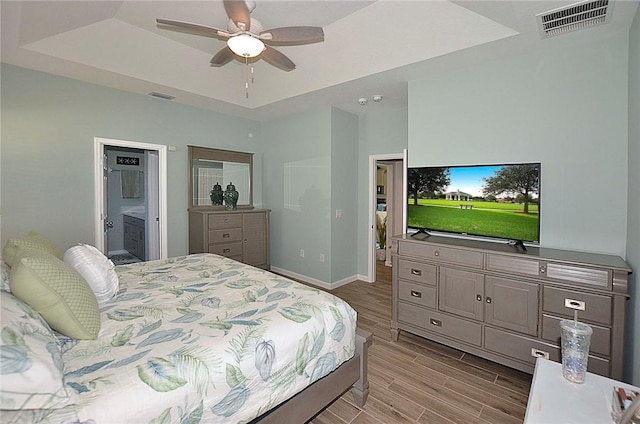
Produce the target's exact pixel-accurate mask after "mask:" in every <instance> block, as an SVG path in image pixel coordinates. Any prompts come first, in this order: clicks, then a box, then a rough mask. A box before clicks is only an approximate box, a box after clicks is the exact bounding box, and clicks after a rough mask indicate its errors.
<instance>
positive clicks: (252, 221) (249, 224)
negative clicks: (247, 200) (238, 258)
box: [242, 213, 267, 266]
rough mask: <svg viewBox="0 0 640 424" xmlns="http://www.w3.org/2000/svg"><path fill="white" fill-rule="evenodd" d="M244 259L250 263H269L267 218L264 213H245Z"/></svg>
mask: <svg viewBox="0 0 640 424" xmlns="http://www.w3.org/2000/svg"><path fill="white" fill-rule="evenodd" d="M242 236H243V238H244V240H243V248H242V261H243V262H244V263H246V264H249V265H254V266H258V265H264V264H266V263H267V219H266V214H264V213H245V214H243V227H242Z"/></svg>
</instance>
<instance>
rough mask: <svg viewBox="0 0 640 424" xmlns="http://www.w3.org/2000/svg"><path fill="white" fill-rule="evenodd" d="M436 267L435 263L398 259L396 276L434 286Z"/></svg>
mask: <svg viewBox="0 0 640 424" xmlns="http://www.w3.org/2000/svg"><path fill="white" fill-rule="evenodd" d="M436 270H437V267H436V266H435V265H429V264H421V263H418V262H411V261H406V260H404V259H400V260H399V261H398V277H399V278H402V279H404V280H411V281H415V282H417V283H422V284H429V285H431V286H435V285H436V283H437V275H438V274H437V271H436Z"/></svg>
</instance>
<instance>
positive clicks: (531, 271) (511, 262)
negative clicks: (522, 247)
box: [487, 255, 540, 277]
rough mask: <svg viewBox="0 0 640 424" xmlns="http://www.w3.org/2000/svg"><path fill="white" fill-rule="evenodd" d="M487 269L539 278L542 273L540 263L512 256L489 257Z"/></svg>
mask: <svg viewBox="0 0 640 424" xmlns="http://www.w3.org/2000/svg"><path fill="white" fill-rule="evenodd" d="M487 269H488V270H490V271H500V272H508V273H513V274H522V275H532V276H534V277H537V276H538V275H539V273H540V261H538V260H535V259H524V258H514V257H512V256H502V255H487Z"/></svg>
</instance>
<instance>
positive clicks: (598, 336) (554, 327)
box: [542, 314, 611, 356]
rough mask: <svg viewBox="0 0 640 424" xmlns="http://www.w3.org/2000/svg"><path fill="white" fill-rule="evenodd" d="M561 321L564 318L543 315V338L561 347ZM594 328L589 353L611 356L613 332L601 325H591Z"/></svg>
mask: <svg viewBox="0 0 640 424" xmlns="http://www.w3.org/2000/svg"><path fill="white" fill-rule="evenodd" d="M560 320H562V318H558V317H554V316H551V315H547V314H544V315H542V338H543V339H545V340H547V341H549V342H551V343H554V344H557V345H558V346H559V345H560ZM590 326H591V328H593V334H592V335H591V344H590V345H589V351H590V352H593V353H597V354H599V355H603V356H609V353H610V345H611V330H609V329H608V328H605V327H600V326H599V325H593V324H590Z"/></svg>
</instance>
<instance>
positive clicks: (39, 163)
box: [0, 64, 262, 256]
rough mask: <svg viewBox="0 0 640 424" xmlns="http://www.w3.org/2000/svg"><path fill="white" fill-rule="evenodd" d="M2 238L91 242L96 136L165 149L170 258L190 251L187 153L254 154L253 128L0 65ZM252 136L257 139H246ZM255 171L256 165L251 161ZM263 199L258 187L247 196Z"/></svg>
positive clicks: (258, 171) (145, 98)
mask: <svg viewBox="0 0 640 424" xmlns="http://www.w3.org/2000/svg"><path fill="white" fill-rule="evenodd" d="M0 82H1V85H2V129H1V134H0V135H1V136H2V158H1V161H2V162H1V171H0V172H1V194H0V195H1V197H2V199H1V203H2V240H1V243H2V245H4V243H5V241H6V240H7V238H11V237H20V236H23V235H24V234H26V233H27V232H29V231H31V230H34V231H39V232H41V233H43V234H46V235H47V236H49V237H50V238H51V239H52V240H53V241H54V242H55V243H56V244H57V245H58V246H59V247H60V248H62V249H66V248H68V247H69V246H72V245H74V244H76V243H79V242H82V243H94V242H95V240H94V228H93V217H94V213H95V211H94V177H93V175H94V174H93V172H94V163H93V145H94V142H93V140H94V137H105V138H112V139H121V140H128V141H137V142H145V143H153V144H160V145H172V146H176V147H177V151H176V152H169V154H168V231H169V237H168V245H169V255H170V256H174V255H181V254H185V253H186V252H187V251H188V249H187V240H188V232H187V212H186V210H187V177H188V169H187V149H186V147H185V146H186V145H188V144H193V145H199V146H211V147H218V148H222V149H233V150H242V151H249V152H254V151H256V150H257V147H256V145H257V143H258V140H259V139H260V128H261V126H260V123H258V122H255V121H251V120H247V119H240V118H235V117H230V116H226V115H221V114H217V113H214V112H211V111H205V110H200V109H196V108H192V107H187V106H184V105H180V104H178V103H171V102H168V101H164V100H160V99H156V98H152V97H148V96H140V95H136V94H131V93H127V92H124V91H120V90H113V89H110V88H106V87H101V86H97V85H93V84H86V83H82V82H78V81H74V80H71V79H67V78H60V77H57V76H53V75H49V74H44V73H41V72H35V71H30V70H27V69H23V68H18V67H15V66H11V65H6V64H2V72H1V81H0ZM249 133H253V134H254V136H255V137H254V138H249V136H248V134H249ZM256 163H257V165H256V170H255V171H256V174H257V175H261V174H262V169H261V164H262V159H261V157H260V155H258V157H257V160H256ZM254 199H255V203H257V204H261V203H262V190H261V186H259V187H257V188H256V191H255V193H254Z"/></svg>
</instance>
